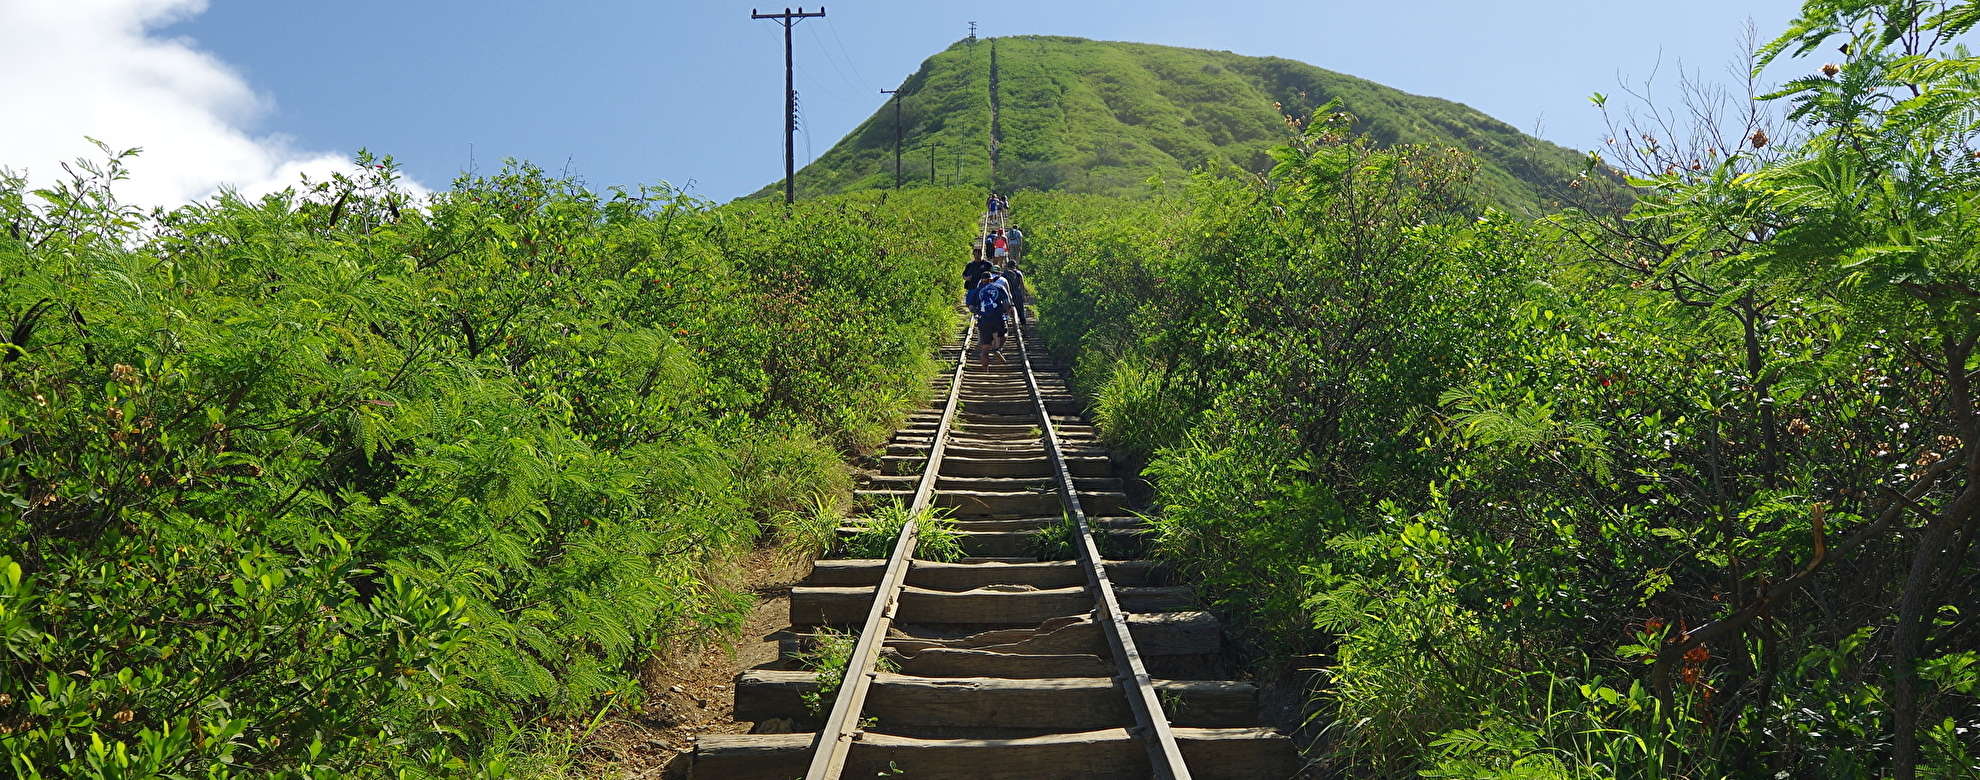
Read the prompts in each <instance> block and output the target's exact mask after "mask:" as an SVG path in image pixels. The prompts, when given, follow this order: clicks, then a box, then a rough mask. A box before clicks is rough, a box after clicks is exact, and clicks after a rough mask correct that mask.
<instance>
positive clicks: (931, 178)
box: [928, 142, 941, 187]
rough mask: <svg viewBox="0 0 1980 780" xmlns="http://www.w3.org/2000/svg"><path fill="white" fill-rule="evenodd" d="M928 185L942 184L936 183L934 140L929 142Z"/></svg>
mask: <svg viewBox="0 0 1980 780" xmlns="http://www.w3.org/2000/svg"><path fill="white" fill-rule="evenodd" d="M928 186H930V187H937V186H941V185H938V184H936V183H935V144H934V143H933V142H930V143H929V144H928Z"/></svg>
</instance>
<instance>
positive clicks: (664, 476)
mask: <svg viewBox="0 0 1980 780" xmlns="http://www.w3.org/2000/svg"><path fill="white" fill-rule="evenodd" d="M127 159H128V155H112V156H111V158H110V159H109V161H108V162H107V164H101V165H84V166H82V167H80V168H78V170H77V174H76V176H75V177H74V178H73V179H71V180H70V181H67V182H65V183H63V184H61V185H59V186H57V187H55V188H53V189H50V190H44V191H38V192H30V191H28V190H27V188H26V185H25V184H24V182H23V181H21V180H20V179H19V178H14V177H11V176H9V177H4V178H0V222H4V223H6V225H7V226H8V229H7V230H4V231H0V314H4V316H5V317H6V318H7V320H8V322H7V323H6V324H7V328H6V333H7V338H6V342H5V344H4V345H0V352H4V354H0V442H4V445H0V446H3V447H4V450H0V451H4V458H5V459H6V460H5V463H6V466H7V467H6V468H5V469H4V476H0V483H4V488H0V490H3V491H4V492H5V493H6V495H7V496H8V497H9V499H10V500H11V501H12V506H13V509H12V510H11V511H9V512H8V513H7V514H6V515H5V516H4V518H0V538H5V539H8V540H10V542H11V544H10V545H9V546H8V547H6V548H5V549H4V551H0V753H4V754H5V756H6V760H7V768H8V771H9V772H10V773H11V774H13V775H14V776H20V777H29V778H33V777H50V778H53V777H93V776H130V777H137V776H157V775H174V776H176V775H186V776H191V775H200V776H205V777H214V778H223V777H234V776H240V777H246V776H296V777H304V776H307V777H329V776H341V775H347V774H355V775H380V776H383V775H399V774H404V775H405V776H414V777H418V776H439V775H448V776H453V775H491V776H493V775H500V774H503V773H504V772H505V771H506V770H508V768H509V767H510V766H511V765H512V764H513V763H514V762H515V760H516V759H517V758H518V757H519V756H529V757H530V758H529V760H530V761H531V762H532V763H539V759H541V757H542V756H545V755H552V754H555V753H556V752H557V751H558V750H561V749H562V748H559V747H558V746H559V745H565V746H568V744H569V743H568V740H567V738H565V737H555V738H553V737H551V736H550V735H551V734H552V733H553V732H555V733H578V732H582V731H583V730H584V729H586V728H589V726H590V724H595V723H596V722H598V721H599V719H600V718H609V717H612V713H614V712H617V711H623V710H625V709H627V708H634V707H637V706H638V705H639V703H640V701H639V700H640V692H639V688H638V685H637V680H636V678H635V673H636V672H637V670H638V669H639V668H640V667H641V666H643V665H644V664H645V663H646V661H647V659H648V658H649V657H650V655H651V654H652V653H654V652H655V651H656V650H660V649H663V648H666V647H669V646H675V645H678V644H682V643H687V642H691V641H695V640H696V639H697V638H717V637H721V636H723V635H725V634H726V633H727V632H731V631H733V630H735V628H736V627H738V626H740V625H741V623H742V621H743V620H744V618H745V617H746V615H747V614H748V611H749V606H750V599H749V598H748V596H747V594H739V593H735V592H733V591H731V590H728V589H727V588H725V587H724V586H723V585H722V584H721V583H723V582H726V581H730V580H731V578H730V576H729V572H730V571H731V570H732V568H733V566H734V565H735V561H736V560H737V559H738V558H739V556H740V555H741V554H743V553H745V552H747V551H748V550H749V549H750V548H751V547H752V546H753V545H756V544H758V543H759V538H760V536H761V534H762V529H763V528H764V527H765V525H766V524H768V525H772V526H782V528H783V531H782V533H783V535H784V536H786V537H792V538H796V539H798V540H800V543H801V544H809V545H813V546H815V545H816V539H815V538H814V537H815V536H816V535H817V534H816V533H815V529H810V530H808V528H807V526H806V521H807V519H808V518H807V516H806V509H805V507H806V505H807V504H810V505H811V508H810V511H809V514H810V516H811V517H816V516H817V515H819V514H820V512H821V510H819V507H820V506H822V505H824V504H825V503H827V499H825V498H821V496H825V497H829V496H842V495H844V494H845V493H846V491H847V490H849V488H850V480H849V475H848V473H847V470H846V468H845V466H844V465H843V463H842V459H841V455H842V454H843V453H844V452H847V451H849V450H852V449H855V448H858V447H862V446H869V445H871V444H873V443H875V442H877V441H879V440H880V437H881V436H882V435H884V432H885V431H886V430H889V429H891V427H893V426H894V425H895V424H897V422H898V415H899V414H900V410H902V409H905V408H907V407H908V406H909V405H911V404H912V403H914V402H916V401H918V400H919V396H920V395H921V393H922V392H924V388H925V386H926V382H927V381H928V380H929V378H930V377H932V375H933V373H934V370H935V366H934V365H933V361H932V360H931V359H930V358H929V355H930V354H932V352H933V351H934V350H935V348H936V347H937V346H938V345H940V344H941V343H942V342H943V341H944V340H946V339H947V338H949V337H950V334H951V333H952V332H953V331H954V328H955V322H954V318H953V314H952V313H951V312H950V310H951V308H952V307H953V300H954V298H955V295H956V290H955V289H954V282H953V280H952V279H951V278H950V277H951V276H952V274H951V273H949V270H950V269H949V268H948V264H946V263H943V262H941V261H939V260H938V259H936V258H940V257H941V256H942V255H941V253H940V252H938V251H935V248H936V247H938V246H954V245H957V244H959V243H961V242H963V241H966V240H968V236H967V230H966V228H964V229H963V230H961V231H949V232H957V233H959V234H958V235H950V234H949V233H945V232H943V231H944V229H945V228H941V227H932V226H952V225H958V226H966V225H967V224H968V219H969V215H970V214H971V213H972V210H973V206H972V205H971V202H972V201H973V200H974V198H973V197H964V195H965V194H964V193H948V192H938V191H928V192H923V193H914V194H894V195H892V196H890V197H887V198H885V201H886V202H885V206H884V207H882V200H883V199H882V198H881V197H877V196H860V197H848V198H840V199H833V200H830V201H824V202H817V203H808V204H804V205H801V206H800V207H798V208H797V209H796V210H794V211H793V212H791V215H790V217H789V218H786V216H785V214H784V211H783V209H782V208H781V206H771V205H765V204H753V203H743V204H735V205H732V206H724V207H715V206H712V205H710V204H707V203H703V202H699V201H696V200H694V199H692V198H689V197H686V196H684V195H681V194H680V193H678V192H675V191H673V190H670V189H667V188H665V187H659V188H645V189H640V190H636V191H612V192H608V193H602V194H601V193H595V192H591V191H589V190H587V189H585V188H583V187H580V186H578V185H577V184H576V183H575V182H573V181H570V180H565V179H558V178H553V177H549V176H546V175H544V174H543V173H542V172H541V171H540V170H538V169H536V168H533V167H530V166H527V165H523V164H512V165H510V166H508V167H507V168H506V169H505V170H503V171H502V172H501V173H499V174H497V175H494V176H488V177H464V178H462V179H461V180H459V181H458V182H456V184H455V186H454V188H453V189H452V190H450V191H448V192H444V193H440V194H438V195H436V196H433V198H432V199H431V200H429V201H427V202H424V203H418V202H415V201H414V199H413V198H412V197H410V196H409V195H407V194H405V193H404V192H403V191H402V190H400V189H399V188H397V187H396V186H395V179H394V176H395V174H394V173H393V169H392V167H391V165H390V162H389V160H373V159H371V158H369V157H361V158H360V162H361V163H364V164H365V168H364V170H365V173H363V174H361V175H354V176H338V177H336V178H334V179H333V180H330V181H325V182H319V183H314V184H310V185H308V186H306V187H303V188H301V189H300V190H295V191H289V192H283V193H278V194H275V195H271V196H268V197H266V198H262V199H258V200H247V199H243V198H240V197H238V196H235V195H231V194H225V195H221V196H219V197H216V198H215V199H213V200H211V201H208V202H205V203H200V204H196V205H193V206H187V207H184V208H180V209H177V210H174V211H170V212H155V213H151V214H146V213H142V212H140V211H139V210H137V209H134V208H130V207H127V206H123V205H121V204H119V202H118V201H117V200H116V197H115V193H114V191H113V186H114V184H115V182H116V181H117V180H118V179H120V178H122V177H123V176H124V169H123V167H122V166H123V165H124V163H125V162H126V160H127ZM822 344H831V345H832V346H833V348H832V349H820V348H819V346H820V345H822ZM601 713H602V714H601ZM573 725H575V726H577V727H578V732H572V729H571V728H569V727H570V726H573ZM560 740H562V741H560ZM565 755H570V753H566V754H565ZM553 760H554V756H553Z"/></svg>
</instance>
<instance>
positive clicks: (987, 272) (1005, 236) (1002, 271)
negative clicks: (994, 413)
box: [963, 193, 1027, 366]
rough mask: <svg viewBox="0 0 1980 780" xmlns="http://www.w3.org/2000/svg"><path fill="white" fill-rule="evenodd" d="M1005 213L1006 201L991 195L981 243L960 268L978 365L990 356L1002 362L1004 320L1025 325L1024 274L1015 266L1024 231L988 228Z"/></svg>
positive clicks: (1007, 210)
mask: <svg viewBox="0 0 1980 780" xmlns="http://www.w3.org/2000/svg"><path fill="white" fill-rule="evenodd" d="M1009 213H1010V204H1009V202H1008V201H1006V200H1004V199H1003V198H1002V197H999V196H998V195H997V194H996V193H991V195H990V201H989V213H988V214H987V215H986V217H985V219H984V222H983V223H984V225H985V226H986V229H985V230H984V233H983V243H982V245H980V246H974V247H971V249H970V256H971V259H970V262H969V265H967V266H964V267H963V289H964V290H967V291H968V296H967V297H966V298H965V300H964V305H965V306H966V307H968V309H969V311H970V314H971V315H973V316H975V317H976V345H977V347H978V348H979V350H980V353H979V363H980V364H981V365H985V366H988V365H990V356H991V355H992V354H993V353H994V354H995V355H996V356H997V359H998V360H999V361H1002V360H1003V359H1004V336H1005V334H1006V332H1007V329H1008V326H1007V325H1006V318H1007V317H1010V316H1013V315H1015V316H1016V317H1017V322H1018V325H1019V326H1020V327H1022V326H1023V325H1024V324H1025V313H1024V304H1025V299H1026V297H1027V296H1026V294H1025V289H1024V271H1023V270H1021V269H1020V268H1019V267H1018V259H1019V257H1020V256H1021V255H1022V254H1023V252H1024V232H1023V231H1021V230H1018V229H1017V228H1015V227H1011V228H1001V227H989V226H991V225H999V224H1003V223H1004V222H1005V220H1006V219H1007V218H1008V217H1007V215H1008V214H1009Z"/></svg>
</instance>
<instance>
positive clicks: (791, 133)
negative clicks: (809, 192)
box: [749, 5, 829, 206]
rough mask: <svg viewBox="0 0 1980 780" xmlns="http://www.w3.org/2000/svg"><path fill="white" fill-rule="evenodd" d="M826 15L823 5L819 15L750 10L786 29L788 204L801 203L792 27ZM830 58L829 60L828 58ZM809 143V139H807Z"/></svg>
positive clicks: (785, 203) (785, 91) (752, 14)
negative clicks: (799, 201) (799, 194)
mask: <svg viewBox="0 0 1980 780" xmlns="http://www.w3.org/2000/svg"><path fill="white" fill-rule="evenodd" d="M824 15H825V7H824V6H822V5H821V6H819V7H818V12H817V13H805V12H804V8H803V7H802V6H800V7H799V8H798V9H797V11H796V12H795V13H793V12H792V11H791V9H789V8H785V9H784V12H783V13H781V14H761V13H757V12H756V9H754V8H751V9H749V18H751V19H775V20H777V23H778V24H781V25H783V26H784V205H786V206H788V205H790V204H793V203H796V202H797V144H796V137H795V136H796V135H797V85H796V84H795V83H793V82H794V78H793V76H792V68H791V28H792V27H795V26H797V23H798V22H800V21H802V20H805V19H811V18H814V17H820V16H824ZM828 59H829V58H828ZM807 140H809V138H808V137H807Z"/></svg>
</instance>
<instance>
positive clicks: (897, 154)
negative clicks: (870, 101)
mask: <svg viewBox="0 0 1980 780" xmlns="http://www.w3.org/2000/svg"><path fill="white" fill-rule="evenodd" d="M880 94H882V95H893V96H894V189H897V190H898V189H900V188H901V91H900V90H898V89H883V90H880Z"/></svg>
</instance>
